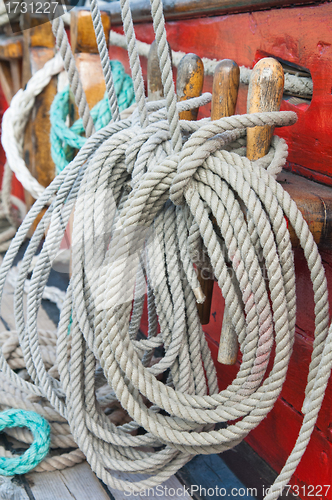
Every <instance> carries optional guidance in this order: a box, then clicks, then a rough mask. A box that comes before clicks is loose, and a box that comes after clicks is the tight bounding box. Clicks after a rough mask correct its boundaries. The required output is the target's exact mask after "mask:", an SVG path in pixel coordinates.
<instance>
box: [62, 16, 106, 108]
mask: <svg viewBox="0 0 332 500" xmlns="http://www.w3.org/2000/svg"><path fill="white" fill-rule="evenodd" d="M70 15H71V21H70V40H71V47H72V50H73V52H74V54H75V60H76V65H77V69H78V72H79V74H80V77H81V80H82V85H83V89H84V91H85V94H86V98H87V101H88V104H89V106H90V109H91V108H93V106H95V105H96V104H97V103H98V102H99V101H100V100H101V99H102V98H103V97H104V94H105V90H106V86H105V80H104V75H103V70H102V66H101V62H100V57H99V52H98V46H97V41H96V35H95V31H94V28H93V23H92V17H91V13H90V11H88V10H84V9H73V10H72V11H71V13H70ZM101 20H102V24H103V27H104V33H105V38H106V43H107V46H108V42H109V33H110V29H111V21H110V18H109V16H108V14H106V13H105V12H101ZM76 117H77V116H76Z"/></svg>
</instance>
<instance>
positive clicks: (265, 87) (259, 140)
mask: <svg viewBox="0 0 332 500" xmlns="http://www.w3.org/2000/svg"><path fill="white" fill-rule="evenodd" d="M283 90H284V71H283V69H282V66H281V64H280V62H279V61H277V60H276V59H274V58H273V57H266V58H264V59H261V60H260V61H258V63H257V64H256V65H255V67H254V69H253V71H252V73H251V77H250V82H249V89H248V100H247V111H248V113H259V112H262V111H279V109H280V104H281V99H282V94H283ZM273 130H274V128H273V127H269V126H266V127H253V128H248V129H247V157H248V158H249V159H250V160H258V158H262V156H264V155H266V153H267V152H268V150H269V147H270V143H271V139H272V135H273Z"/></svg>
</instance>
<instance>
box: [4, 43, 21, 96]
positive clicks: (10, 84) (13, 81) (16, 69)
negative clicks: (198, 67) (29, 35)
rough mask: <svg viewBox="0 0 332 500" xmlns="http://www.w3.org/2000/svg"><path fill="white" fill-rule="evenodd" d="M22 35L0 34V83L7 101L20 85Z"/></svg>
mask: <svg viewBox="0 0 332 500" xmlns="http://www.w3.org/2000/svg"><path fill="white" fill-rule="evenodd" d="M22 44H23V37H22V36H13V37H8V36H5V35H0V84H1V87H2V90H3V93H4V95H5V97H6V100H7V102H8V103H10V101H11V100H12V98H13V96H14V95H15V94H16V92H17V91H18V90H19V89H20V88H21V87H22V54H23V49H22Z"/></svg>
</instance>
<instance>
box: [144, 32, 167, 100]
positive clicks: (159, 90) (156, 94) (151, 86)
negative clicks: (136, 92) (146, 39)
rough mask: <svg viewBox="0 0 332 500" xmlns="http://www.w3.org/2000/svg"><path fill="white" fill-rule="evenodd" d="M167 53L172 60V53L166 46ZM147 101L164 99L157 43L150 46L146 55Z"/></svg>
mask: <svg viewBox="0 0 332 500" xmlns="http://www.w3.org/2000/svg"><path fill="white" fill-rule="evenodd" d="M168 49H169V53H170V56H171V59H172V51H171V48H170V46H169V44H168ZM147 73H148V100H149V101H159V100H160V99H163V98H164V89H163V84H162V81H161V71H160V66H159V58H158V47H157V42H156V41H154V42H152V44H151V47H150V50H149V54H148V71H147Z"/></svg>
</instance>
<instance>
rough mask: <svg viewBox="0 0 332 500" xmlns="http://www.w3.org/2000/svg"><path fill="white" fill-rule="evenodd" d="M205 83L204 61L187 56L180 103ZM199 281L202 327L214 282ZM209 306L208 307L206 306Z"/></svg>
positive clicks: (192, 115)
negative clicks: (203, 296) (201, 301)
mask: <svg viewBox="0 0 332 500" xmlns="http://www.w3.org/2000/svg"><path fill="white" fill-rule="evenodd" d="M203 81H204V67H203V63H202V60H201V59H200V58H199V57H198V56H197V55H196V54H187V55H185V56H184V57H183V58H182V59H181V61H180V64H179V66H178V73H177V79H176V92H177V97H178V101H186V100H187V99H190V98H192V97H198V96H200V95H201V93H202V88H203ZM197 113H198V109H191V110H189V111H181V113H179V117H180V120H190V121H191V120H196V119H197ZM198 281H199V283H200V286H201V291H202V292H203V294H204V295H205V301H204V302H203V304H197V310H198V314H199V319H200V321H201V324H202V325H205V324H207V323H208V322H209V318H210V309H209V304H211V297H212V291H213V281H212V280H209V279H206V278H205V277H204V276H202V273H201V272H199V273H198ZM206 304H207V305H206Z"/></svg>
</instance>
